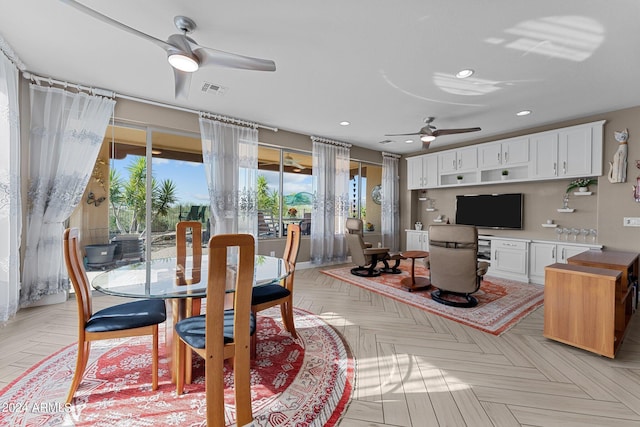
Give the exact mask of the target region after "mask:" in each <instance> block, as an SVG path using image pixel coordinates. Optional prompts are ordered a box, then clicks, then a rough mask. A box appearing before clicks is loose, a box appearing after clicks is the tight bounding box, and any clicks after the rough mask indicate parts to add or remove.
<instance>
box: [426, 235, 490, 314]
mask: <svg viewBox="0 0 640 427" xmlns="http://www.w3.org/2000/svg"><path fill="white" fill-rule="evenodd" d="M425 265H426V266H427V268H429V272H430V276H431V277H430V279H431V285H432V286H433V287H435V288H437V289H436V290H435V291H432V292H431V298H432V299H433V300H434V301H437V302H439V303H441V304H446V305H451V306H455V307H475V306H476V305H477V304H478V300H477V299H476V298H475V297H473V296H472V295H471V294H472V293H474V292H477V291H478V289H480V284H481V282H482V277H483V276H484V275H485V273H486V272H487V269H488V268H489V263H488V262H484V261H480V262H479V261H478V229H477V228H476V227H475V226H472V225H456V224H438V225H432V226H430V227H429V258H428V259H427V260H426V261H425Z"/></svg>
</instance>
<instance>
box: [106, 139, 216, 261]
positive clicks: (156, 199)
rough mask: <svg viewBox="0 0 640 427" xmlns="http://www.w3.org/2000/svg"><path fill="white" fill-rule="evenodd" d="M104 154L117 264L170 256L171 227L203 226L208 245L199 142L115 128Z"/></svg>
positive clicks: (172, 251) (206, 196)
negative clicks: (191, 223) (107, 160)
mask: <svg viewBox="0 0 640 427" xmlns="http://www.w3.org/2000/svg"><path fill="white" fill-rule="evenodd" d="M111 131H112V130H111V127H110V128H109V129H108V130H107V139H110V135H111V134H112V133H111ZM147 135H149V136H150V139H151V168H150V169H149V170H151V190H149V189H148V181H147V170H148V168H147ZM109 152H110V157H111V161H110V188H109V193H110V197H109V235H110V237H111V238H112V239H115V241H116V242H120V243H119V246H120V251H117V253H116V260H117V261H121V262H127V261H138V260H141V259H145V258H146V259H156V258H163V257H170V256H175V227H176V223H177V222H179V221H182V220H194V221H200V222H202V224H203V226H202V229H203V230H204V232H203V241H206V240H207V239H208V237H209V232H210V226H209V224H210V221H209V192H208V189H207V183H206V179H205V172H204V165H203V164H202V148H201V141H200V137H199V136H197V135H185V134H177V133H168V132H164V131H158V130H147V129H136V128H129V127H118V126H116V127H114V128H113V144H111V146H110V150H109ZM148 200H151V203H150V204H148V203H147V201H148ZM148 218H150V219H151V221H150V224H151V226H150V227H148V226H147V221H148ZM147 236H150V239H149V240H147ZM132 242H134V243H132ZM123 250H124V252H123ZM145 254H146V255H145Z"/></svg>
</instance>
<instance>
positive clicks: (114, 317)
mask: <svg viewBox="0 0 640 427" xmlns="http://www.w3.org/2000/svg"><path fill="white" fill-rule="evenodd" d="M63 249H64V260H65V264H66V266H67V271H68V273H69V279H70V280H71V283H72V285H73V289H74V291H75V296H76V301H77V303H78V357H77V360H76V370H75V373H74V375H73V380H72V381H71V387H70V389H69V394H68V395H67V400H66V403H71V401H72V400H73V395H74V394H75V392H76V390H77V388H78V386H79V385H80V382H81V380H82V376H83V375H84V370H85V369H86V367H87V362H88V360H89V350H90V347H91V341H98V340H105V339H112V338H123V337H135V336H143V335H151V336H152V337H153V350H152V357H151V360H152V370H153V373H152V388H153V390H156V389H157V388H158V325H159V324H160V323H162V322H164V321H165V320H166V318H167V315H166V310H165V304H164V301H163V300H161V299H148V300H138V301H133V302H128V303H124V304H119V305H115V306H112V307H108V308H105V309H103V310H100V311H97V312H95V313H94V312H93V309H92V301H91V288H90V286H89V279H88V278H87V273H86V271H85V269H84V264H83V259H82V255H81V253H80V248H79V245H78V229H77V228H68V229H66V230H65V231H64V245H63Z"/></svg>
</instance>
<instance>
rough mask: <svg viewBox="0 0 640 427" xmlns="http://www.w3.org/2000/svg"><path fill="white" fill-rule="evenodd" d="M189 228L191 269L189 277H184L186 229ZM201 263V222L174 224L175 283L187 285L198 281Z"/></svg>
mask: <svg viewBox="0 0 640 427" xmlns="http://www.w3.org/2000/svg"><path fill="white" fill-rule="evenodd" d="M189 229H190V230H191V246H192V259H193V269H192V272H191V278H189V279H187V278H186V277H185V272H186V266H187V261H186V260H187V231H188V230H189ZM201 264H202V223H200V222H199V221H180V222H178V223H177V224H176V283H177V284H178V285H189V284H193V283H199V282H200V278H201V277H200V265H201Z"/></svg>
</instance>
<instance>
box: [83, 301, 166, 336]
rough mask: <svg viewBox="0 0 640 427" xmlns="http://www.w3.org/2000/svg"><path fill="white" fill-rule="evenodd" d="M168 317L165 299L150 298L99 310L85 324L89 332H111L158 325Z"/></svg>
mask: <svg viewBox="0 0 640 427" xmlns="http://www.w3.org/2000/svg"><path fill="white" fill-rule="evenodd" d="M166 319H167V313H166V309H165V305H164V301H163V300H161V299H148V300H142V301H133V302H127V303H124V304H119V305H114V306H113V307H109V308H105V309H104V310H100V311H97V312H95V313H93V315H92V316H91V317H90V318H89V320H88V321H87V323H86V324H85V325H84V329H85V330H86V331H87V332H109V331H121V330H124V329H133V328H141V327H143V326H150V325H157V324H159V323H162V322H164V321H165V320H166Z"/></svg>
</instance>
